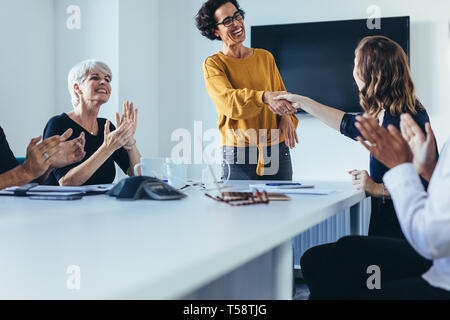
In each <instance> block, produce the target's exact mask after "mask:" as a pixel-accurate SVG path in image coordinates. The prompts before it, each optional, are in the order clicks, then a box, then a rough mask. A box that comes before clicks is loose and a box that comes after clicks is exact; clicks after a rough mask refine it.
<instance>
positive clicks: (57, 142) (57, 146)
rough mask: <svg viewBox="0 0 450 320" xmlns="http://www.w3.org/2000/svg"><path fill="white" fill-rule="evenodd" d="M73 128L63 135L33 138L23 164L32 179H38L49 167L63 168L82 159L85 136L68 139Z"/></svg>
mask: <svg viewBox="0 0 450 320" xmlns="http://www.w3.org/2000/svg"><path fill="white" fill-rule="evenodd" d="M72 133H73V130H72V129H69V130H67V131H66V132H65V133H64V134H63V135H61V136H54V137H51V138H49V139H46V140H44V141H43V142H41V140H42V136H39V137H37V138H34V139H32V140H31V142H30V144H29V145H28V148H27V156H26V160H25V162H24V164H23V168H24V170H25V172H27V173H28V174H29V175H30V177H31V179H37V178H39V177H41V176H42V175H44V174H45V173H46V172H47V171H48V170H49V169H52V168H53V169H54V168H62V167H65V166H68V165H70V164H72V163H74V162H78V161H81V160H82V159H83V158H84V157H85V155H86V153H85V152H84V145H85V142H86V140H85V138H84V134H83V133H82V134H81V135H80V137H79V138H77V139H75V140H72V141H67V142H66V140H67V139H69V138H70V137H71V136H72Z"/></svg>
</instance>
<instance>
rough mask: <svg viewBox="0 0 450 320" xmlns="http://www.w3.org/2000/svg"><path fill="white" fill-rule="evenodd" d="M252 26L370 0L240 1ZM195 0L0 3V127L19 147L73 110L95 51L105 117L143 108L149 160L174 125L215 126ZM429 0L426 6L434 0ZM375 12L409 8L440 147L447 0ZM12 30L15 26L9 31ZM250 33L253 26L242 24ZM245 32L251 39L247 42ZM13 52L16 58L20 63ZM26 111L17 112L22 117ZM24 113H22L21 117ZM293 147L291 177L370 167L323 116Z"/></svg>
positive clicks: (347, 13)
mask: <svg viewBox="0 0 450 320" xmlns="http://www.w3.org/2000/svg"><path fill="white" fill-rule="evenodd" d="M240 2H241V5H242V7H243V8H244V9H245V10H246V12H247V19H246V25H247V29H248V31H250V26H252V25H264V24H279V23H295V22H309V21H325V20H341V19H356V18H364V17H366V16H367V14H366V9H367V7H368V6H369V5H371V4H373V2H372V1H371V0H341V1H333V0H316V1H307V0H279V1H272V0H258V1H255V0H241V1H240ZM202 3H203V0H15V1H13V0H10V1H5V0H2V1H1V2H0V39H2V43H3V45H4V48H8V49H7V50H5V49H3V50H0V67H1V70H2V73H1V76H0V88H1V89H0V90H1V94H0V105H1V108H2V120H1V123H0V125H2V126H3V127H4V129H5V131H6V133H7V134H8V139H9V141H10V143H11V145H12V147H13V150H14V151H15V152H16V153H17V155H23V154H24V150H25V148H26V145H27V144H28V141H29V139H30V138H31V136H33V135H34V136H37V135H39V134H40V133H42V130H43V128H44V125H45V123H46V121H47V120H48V119H49V118H50V117H51V116H52V115H54V114H59V113H61V112H67V111H70V110H71V105H70V97H69V94H68V91H67V85H66V83H67V80H66V77H67V73H68V71H69V69H70V68H71V67H72V66H73V65H74V64H75V63H77V62H79V61H81V60H84V59H88V58H97V59H101V60H103V61H105V62H106V63H108V64H109V65H110V66H111V68H112V70H113V73H114V80H113V83H112V86H113V95H112V98H111V101H110V102H109V103H108V104H107V105H105V106H104V108H103V110H102V114H101V116H104V117H107V118H110V119H114V114H115V112H116V111H117V110H119V109H120V108H121V104H122V102H123V101H124V100H126V99H130V100H133V101H135V103H136V106H137V107H139V108H140V122H139V128H138V133H137V138H138V143H139V147H140V149H141V150H142V153H143V154H144V155H145V156H169V155H170V152H171V149H172V147H173V146H174V144H175V143H172V142H171V141H170V137H171V134H172V132H173V131H174V130H175V129H178V128H187V129H189V130H190V131H191V132H192V131H193V123H194V121H195V120H202V121H203V129H204V131H206V130H207V129H211V128H216V122H217V114H216V109H215V106H214V105H213V103H212V102H211V99H210V98H209V96H208V94H207V92H206V89H205V84H204V80H203V74H202V63H203V61H204V59H205V58H206V57H207V56H209V55H212V54H214V53H216V52H217V51H218V50H220V48H221V44H220V42H218V41H215V42H212V41H209V40H207V39H205V38H203V37H202V36H201V35H200V34H199V32H198V31H197V29H196V28H195V22H194V17H195V14H196V13H197V11H198V9H199V8H200V6H201V5H202ZM431 3H432V4H431ZM72 4H76V5H79V6H80V7H81V10H82V25H81V30H73V31H71V30H68V29H67V27H66V20H67V18H68V15H67V13H66V8H67V7H68V6H69V5H72ZM377 5H379V6H380V7H381V9H382V14H383V16H404V15H410V16H411V22H412V26H411V43H412V50H411V63H412V70H413V76H414V78H415V81H416V85H417V88H418V94H419V97H420V98H421V100H422V101H423V103H424V105H425V106H426V107H427V108H428V111H429V113H430V115H431V119H432V122H433V126H434V128H435V130H436V134H437V137H438V141H439V144H440V145H442V144H443V143H444V141H445V139H446V138H447V137H448V136H449V135H450V129H449V126H448V125H447V120H446V119H450V111H449V110H450V109H449V106H450V90H449V81H448V78H447V77H448V75H449V68H448V67H447V68H445V67H444V64H447V66H449V65H450V62H449V59H450V39H449V20H450V1H448V0H433V1H431V2H430V1H428V2H427V1H424V0H397V1H388V0H378V1H377ZM11 31H13V32H11ZM248 34H249V32H248ZM249 43H250V39H249V40H248V41H247V45H249ZM18 58H19V59H18ZM24 115H25V116H24ZM18 119H20V121H18ZM299 134H300V140H301V142H300V145H299V146H298V147H297V149H295V150H294V151H293V159H294V170H295V175H296V177H297V178H299V179H347V174H346V172H347V171H348V170H350V169H355V168H359V169H363V168H367V167H368V156H367V153H366V152H365V151H364V150H363V149H362V147H360V146H359V145H358V144H357V143H354V142H353V141H351V140H348V139H346V138H345V137H342V136H341V135H340V134H338V133H336V132H333V131H332V130H331V129H329V128H327V127H325V126H324V125H322V124H321V123H320V122H319V121H317V120H315V119H312V118H309V117H302V121H301V124H300V128H299Z"/></svg>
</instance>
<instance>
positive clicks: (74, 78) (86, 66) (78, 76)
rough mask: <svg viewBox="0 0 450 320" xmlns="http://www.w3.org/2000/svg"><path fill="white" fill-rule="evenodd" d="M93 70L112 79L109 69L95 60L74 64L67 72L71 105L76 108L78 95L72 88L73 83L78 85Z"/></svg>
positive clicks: (78, 99) (78, 102) (78, 101)
mask: <svg viewBox="0 0 450 320" xmlns="http://www.w3.org/2000/svg"><path fill="white" fill-rule="evenodd" d="M94 70H98V71H100V72H103V73H105V74H107V75H108V76H109V77H110V79H111V80H112V72H111V69H110V68H109V67H108V66H107V65H106V63H103V62H101V61H97V60H85V61H82V62H80V63H78V64H77V65H76V66H74V67H73V68H72V69H71V70H70V72H69V78H68V84H69V92H70V96H71V97H72V105H73V107H74V108H76V107H77V106H78V105H79V104H80V96H79V95H78V93H77V92H76V91H75V89H74V85H75V84H78V85H79V86H80V85H81V84H82V83H83V82H84V81H85V80H86V79H87V77H88V75H89V74H90V73H91V72H93V71H94Z"/></svg>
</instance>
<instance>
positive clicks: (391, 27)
mask: <svg viewBox="0 0 450 320" xmlns="http://www.w3.org/2000/svg"><path fill="white" fill-rule="evenodd" d="M380 26H381V29H373V30H371V29H369V28H368V21H367V19H361V20H348V21H332V22H315V23H298V24H285V25H270V26H253V27H252V28H251V43H252V47H253V48H262V49H266V50H268V51H270V52H271V53H272V54H273V55H274V57H275V60H276V63H277V65H278V68H279V70H280V73H281V76H282V77H283V81H284V83H285V85H286V88H287V90H288V91H289V92H292V93H298V94H301V95H304V96H308V97H310V98H313V99H315V100H317V101H319V102H321V103H323V104H326V105H329V106H332V107H335V108H338V109H340V110H342V111H345V112H350V113H354V112H361V106H360V104H359V92H358V87H357V86H356V83H355V80H354V79H353V65H354V58H355V56H354V54H355V49H356V46H357V45H358V43H359V42H360V41H361V40H362V39H363V38H364V37H366V36H373V35H383V36H386V37H389V38H391V39H392V40H394V41H396V42H397V43H398V44H400V46H401V47H402V48H403V49H404V50H405V52H406V54H407V55H408V57H409V46H410V44H409V41H410V31H409V30H410V28H409V17H396V18H382V19H381V25H380Z"/></svg>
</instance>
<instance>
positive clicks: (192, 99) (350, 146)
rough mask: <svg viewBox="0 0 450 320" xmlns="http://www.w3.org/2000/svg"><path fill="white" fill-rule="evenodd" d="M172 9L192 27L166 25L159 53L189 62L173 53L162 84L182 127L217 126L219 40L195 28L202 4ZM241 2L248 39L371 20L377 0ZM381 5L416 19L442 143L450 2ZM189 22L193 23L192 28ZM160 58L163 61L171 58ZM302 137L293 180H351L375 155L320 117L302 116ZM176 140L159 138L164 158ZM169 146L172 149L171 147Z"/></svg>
mask: <svg viewBox="0 0 450 320" xmlns="http://www.w3.org/2000/svg"><path fill="white" fill-rule="evenodd" d="M162 2H169V1H162ZM170 3H171V4H170V5H169V4H166V5H165V6H161V7H160V16H161V17H165V16H169V15H171V16H172V19H171V21H183V22H185V23H186V24H185V27H184V28H180V27H179V26H177V25H176V24H175V25H173V24H170V23H167V25H165V27H164V28H162V29H161V32H160V37H161V38H162V39H163V40H162V41H167V42H168V44H167V45H166V47H164V48H163V47H162V46H161V48H160V49H161V50H165V49H166V48H172V49H173V50H175V49H176V48H178V49H179V50H178V52H179V54H178V56H177V57H178V58H180V59H181V60H182V62H178V63H177V64H176V66H174V67H173V68H170V61H172V60H173V58H174V57H175V56H176V54H175V53H173V52H172V55H173V56H169V57H166V65H167V66H168V68H167V69H164V71H163V72H162V74H161V79H163V80H164V81H162V83H163V84H164V86H166V85H167V86H169V88H166V90H167V91H172V92H173V91H176V92H177V93H181V96H182V97H183V98H182V100H183V101H181V98H180V97H174V98H173V99H172V100H171V101H174V100H175V101H176V103H174V104H172V105H171V108H172V110H174V112H175V113H177V114H178V113H180V114H183V117H182V118H178V119H177V120H176V121H177V123H176V125H177V126H178V127H183V126H184V127H186V128H191V127H192V123H193V121H194V120H203V121H204V127H205V129H207V128H213V127H214V126H215V124H216V121H217V115H216V112H215V107H214V105H213V104H212V102H211V100H210V99H209V97H208V95H207V93H206V90H205V85H204V82H203V76H202V69H201V66H202V62H203V60H204V59H205V58H206V57H207V56H208V55H211V54H214V53H215V52H217V51H218V50H220V42H210V41H209V40H207V39H205V38H202V37H201V35H200V34H199V32H198V31H197V30H196V28H195V26H194V21H193V17H194V16H195V14H196V12H197V11H198V9H199V8H200V6H201V4H202V3H203V0H189V1H186V0H178V1H170ZM174 3H178V5H175V4H174ZM240 4H241V6H242V7H243V9H244V10H245V11H246V13H247V15H246V27H247V31H248V34H249V33H250V32H249V31H250V26H252V25H266V24H281V23H298V22H311V21H327V20H344V19H360V18H365V17H367V16H368V15H367V13H366V10H367V8H368V7H369V6H370V5H372V4H374V2H373V1H372V0H341V1H334V0H316V1H307V0H279V1H272V0H258V1H255V0H241V1H240ZM376 4H377V5H378V6H380V7H381V9H382V15H383V16H386V17H388V16H405V15H409V16H411V24H412V25H411V43H412V48H411V63H412V71H413V76H414V79H415V81H416V85H417V88H418V95H419V97H420V99H421V100H422V102H423V103H424V105H425V106H426V107H427V109H428V111H429V113H430V116H431V120H432V124H433V126H434V128H435V130H436V134H437V138H438V142H439V144H440V145H442V144H443V143H444V141H445V140H446V139H447V138H448V137H449V136H450V128H449V126H448V125H447V121H448V120H447V121H446V120H445V119H450V111H449V110H450V91H449V81H448V75H449V73H448V72H449V70H448V68H444V65H445V64H446V63H448V59H449V44H448V42H449V34H448V33H449V18H450V1H448V0H433V1H431V2H430V1H423V0H397V1H389V0H378V1H377V2H376ZM188 22H190V23H191V27H189V25H188ZM162 23H164V22H162ZM175 37H176V39H174V38H175ZM186 43H187V44H186ZM249 44H250V39H248V41H247V45H249ZM161 59H162V63H163V61H164V59H165V57H161ZM164 73H167V74H169V76H167V75H164ZM175 75H176V78H174V76H175ZM171 79H172V81H173V84H175V83H176V84H178V86H176V85H172V83H171V82H170V80H171ZM180 83H181V84H183V86H182V87H180ZM180 88H181V89H180ZM187 91H189V92H190V93H187ZM167 104H169V102H167ZM186 110H188V111H186ZM189 115H190V117H189ZM181 121H183V123H181ZM161 126H162V127H171V126H173V124H172V119H171V118H170V117H169V116H168V115H166V116H163V117H162V118H161ZM299 135H300V139H301V142H300V144H299V146H298V147H297V148H296V149H295V150H294V151H293V153H292V155H293V160H294V172H295V173H294V174H295V176H296V177H297V178H298V179H321V180H328V179H342V180H346V179H348V174H347V171H348V170H351V169H367V168H368V154H367V152H366V151H365V150H363V148H362V147H361V146H359V145H358V144H357V143H354V142H353V141H351V140H349V139H347V138H345V137H342V136H341V135H340V134H339V133H337V132H333V131H332V130H331V129H329V128H327V127H325V126H324V125H323V124H321V123H320V122H319V121H317V120H315V119H312V118H310V117H302V121H301V124H300V128H299ZM169 138H170V137H168V135H167V133H166V134H164V135H163V136H161V139H160V141H161V144H162V147H161V148H160V150H161V152H162V153H164V154H167V153H169V146H170V141H169ZM165 145H167V147H164V146H165Z"/></svg>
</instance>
